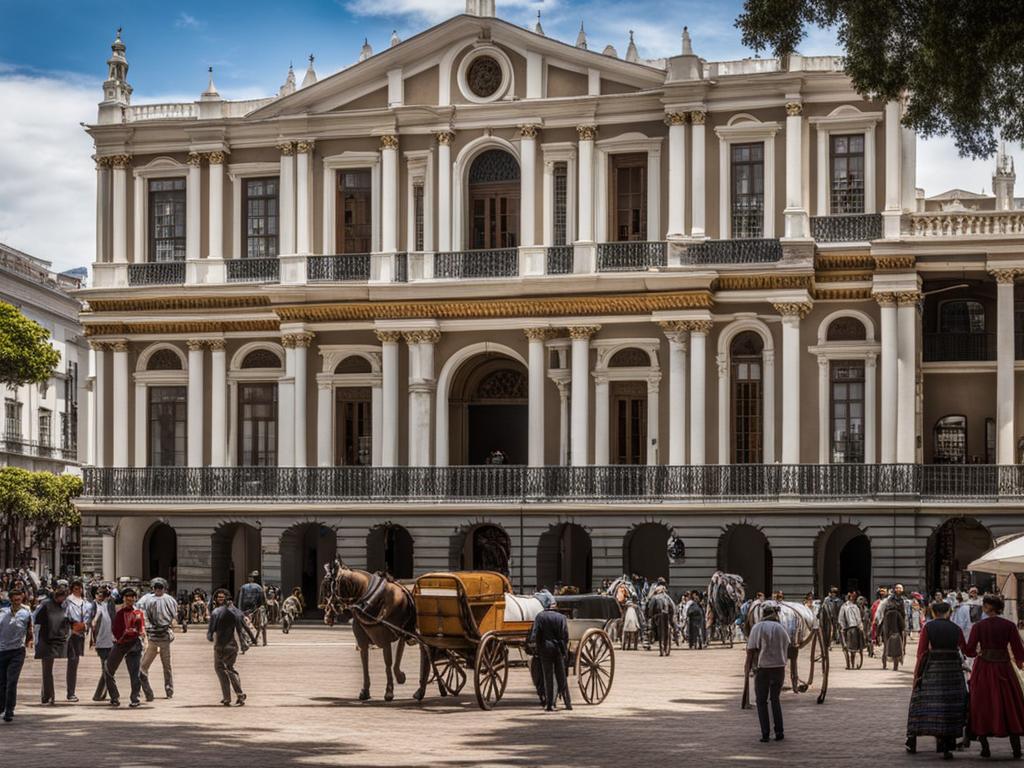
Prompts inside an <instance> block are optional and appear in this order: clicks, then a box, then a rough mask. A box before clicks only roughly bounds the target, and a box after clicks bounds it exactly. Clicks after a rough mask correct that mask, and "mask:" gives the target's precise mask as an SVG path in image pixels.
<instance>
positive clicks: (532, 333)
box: [523, 328, 558, 341]
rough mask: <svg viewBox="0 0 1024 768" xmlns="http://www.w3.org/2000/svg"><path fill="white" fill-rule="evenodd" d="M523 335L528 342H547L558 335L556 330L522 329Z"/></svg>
mask: <svg viewBox="0 0 1024 768" xmlns="http://www.w3.org/2000/svg"><path fill="white" fill-rule="evenodd" d="M523 333H524V334H525V335H526V338H527V339H529V340H530V341H547V340H548V339H553V338H555V336H557V335H558V330H557V329H556V328H524V329H523Z"/></svg>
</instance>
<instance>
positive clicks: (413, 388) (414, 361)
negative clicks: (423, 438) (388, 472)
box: [402, 331, 420, 467]
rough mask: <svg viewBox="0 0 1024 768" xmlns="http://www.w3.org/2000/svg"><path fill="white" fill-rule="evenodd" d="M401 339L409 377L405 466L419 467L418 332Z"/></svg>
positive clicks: (410, 333)
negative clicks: (417, 433)
mask: <svg viewBox="0 0 1024 768" xmlns="http://www.w3.org/2000/svg"><path fill="white" fill-rule="evenodd" d="M402 337H403V338H404V339H405V347H406V351H407V355H408V365H407V366H406V370H407V372H408V376H409V382H408V386H407V387H406V388H405V391H406V398H407V400H408V405H407V406H406V414H407V416H406V429H407V430H408V434H407V435H406V438H405V444H406V446H408V447H407V449H406V450H407V451H408V455H407V456H406V464H407V465H408V466H410V467H418V466H420V458H419V452H418V451H419V443H418V441H417V440H416V424H417V422H418V421H419V418H418V414H417V411H418V409H419V398H418V395H419V392H418V387H417V383H418V381H419V376H420V373H419V371H420V345H419V331H409V332H407V333H403V334H402Z"/></svg>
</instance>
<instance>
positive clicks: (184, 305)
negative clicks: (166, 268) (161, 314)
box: [82, 295, 270, 322]
mask: <svg viewBox="0 0 1024 768" xmlns="http://www.w3.org/2000/svg"><path fill="white" fill-rule="evenodd" d="M269 306H270V298H269V297H267V296H249V295H247V296H215V297H206V296H175V297H167V298H159V299H131V300H127V301H126V300H123V299H89V301H88V302H87V307H86V309H87V311H88V312H152V311H162V310H185V309H247V310H254V311H255V310H259V309H261V308H263V307H269ZM82 319H83V320H84V321H86V322H88V318H82Z"/></svg>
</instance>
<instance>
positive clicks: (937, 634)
mask: <svg viewBox="0 0 1024 768" xmlns="http://www.w3.org/2000/svg"><path fill="white" fill-rule="evenodd" d="M931 612H932V616H933V618H932V620H931V621H929V622H928V623H927V624H926V625H925V626H924V627H922V628H921V636H920V638H919V639H918V643H917V666H916V667H915V668H914V689H913V692H912V693H911V694H910V711H909V712H908V714H907V752H909V753H911V754H914V753H915V752H917V737H918V736H934V737H935V751H936V752H942V755H943V757H945V758H946V759H947V760H949V759H951V758H952V757H953V752H954V751H955V750H956V743H957V741H958V740H959V739H960V738H961V737H962V736H963V733H964V726H965V725H966V724H967V685H966V683H965V682H964V673H963V660H962V658H961V655H960V654H961V653H966V651H967V646H966V644H965V643H964V638H963V635H962V634H961V632H960V628H959V627H958V626H957V625H956V624H954V623H953V622H952V621H950V620H949V612H950V607H949V604H947V603H945V602H935V603H932V605H931Z"/></svg>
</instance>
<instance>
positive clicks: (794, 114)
mask: <svg viewBox="0 0 1024 768" xmlns="http://www.w3.org/2000/svg"><path fill="white" fill-rule="evenodd" d="M802 112H803V105H802V104H801V103H800V102H798V101H790V102H788V103H787V104H786V208H785V210H784V211H783V217H784V218H785V233H786V237H806V236H807V234H808V232H807V210H806V208H805V207H804V171H803V167H804V164H803V160H804V148H803V136H804V131H803V118H802V117H801V113H802ZM788 367H789V364H788V363H787V364H786V368H788ZM783 456H785V451H783ZM785 461H786V460H785V458H783V463H785Z"/></svg>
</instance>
